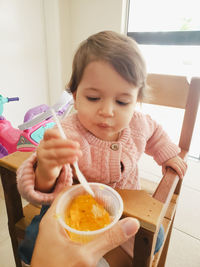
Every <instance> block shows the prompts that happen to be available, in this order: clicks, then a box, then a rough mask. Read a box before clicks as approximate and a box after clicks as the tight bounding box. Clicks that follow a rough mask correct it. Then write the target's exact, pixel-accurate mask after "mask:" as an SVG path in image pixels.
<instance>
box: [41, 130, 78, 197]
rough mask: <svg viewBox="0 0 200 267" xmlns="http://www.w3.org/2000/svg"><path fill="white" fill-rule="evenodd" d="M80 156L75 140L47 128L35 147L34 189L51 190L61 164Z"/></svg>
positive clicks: (75, 159) (70, 161)
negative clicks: (36, 161)
mask: <svg viewBox="0 0 200 267" xmlns="http://www.w3.org/2000/svg"><path fill="white" fill-rule="evenodd" d="M81 156H82V152H81V150H80V148H79V144H78V143H77V142H75V141H72V140H69V139H67V140H65V139H63V138H61V137H60V133H59V131H58V130H57V129H50V130H47V131H46V132H45V134H44V138H43V140H42V141H41V142H40V144H39V146H38V147H37V159H38V163H37V169H36V189H37V190H40V191H43V192H48V191H49V190H51V188H52V187H53V185H54V184H55V181H56V179H57V177H58V176H59V174H60V171H61V168H62V166H63V165H65V164H68V163H69V164H71V163H73V162H75V161H77V160H78V158H80V157H81Z"/></svg>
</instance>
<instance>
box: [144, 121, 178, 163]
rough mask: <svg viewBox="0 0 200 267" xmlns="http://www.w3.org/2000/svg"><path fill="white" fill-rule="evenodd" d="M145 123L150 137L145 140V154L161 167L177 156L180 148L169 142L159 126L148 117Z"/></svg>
mask: <svg viewBox="0 0 200 267" xmlns="http://www.w3.org/2000/svg"><path fill="white" fill-rule="evenodd" d="M147 121H148V124H149V128H150V131H149V132H150V133H151V135H150V136H149V138H148V140H147V143H146V148H145V153H147V154H149V155H151V156H153V158H154V160H155V161H156V162H157V163H158V164H159V165H162V164H163V163H164V162H165V161H167V160H169V159H170V158H173V157H175V156H177V155H178V154H179V152H180V148H179V147H178V146H177V145H176V144H174V143H173V142H172V141H171V140H170V138H169V136H168V135H167V133H166V132H165V131H164V130H163V128H162V127H161V125H159V124H157V122H155V121H154V120H152V119H151V117H150V116H147Z"/></svg>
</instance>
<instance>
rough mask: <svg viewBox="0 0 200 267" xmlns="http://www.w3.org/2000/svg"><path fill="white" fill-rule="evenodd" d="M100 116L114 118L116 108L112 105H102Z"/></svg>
mask: <svg viewBox="0 0 200 267" xmlns="http://www.w3.org/2000/svg"><path fill="white" fill-rule="evenodd" d="M99 114H100V115H101V116H103V117H112V116H113V115H114V107H113V105H112V103H110V102H105V103H102V104H101V107H100V109H99Z"/></svg>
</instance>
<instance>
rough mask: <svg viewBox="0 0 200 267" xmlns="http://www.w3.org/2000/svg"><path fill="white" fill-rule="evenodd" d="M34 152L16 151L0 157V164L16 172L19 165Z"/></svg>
mask: <svg viewBox="0 0 200 267" xmlns="http://www.w3.org/2000/svg"><path fill="white" fill-rule="evenodd" d="M32 153H33V152H20V151H17V152H14V153H12V154H9V155H8V156H6V157H3V158H1V159H0V166H2V167H4V168H7V169H8V170H10V171H13V172H16V171H17V169H18V168H19V166H20V165H21V164H22V163H23V162H24V161H25V160H26V159H27V158H28V157H29V156H30V155H31V154H32Z"/></svg>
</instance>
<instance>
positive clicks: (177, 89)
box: [0, 74, 200, 267]
mask: <svg viewBox="0 0 200 267" xmlns="http://www.w3.org/2000/svg"><path fill="white" fill-rule="evenodd" d="M147 81H148V84H149V86H150V87H151V98H148V99H146V100H145V101H144V102H146V103H153V104H158V105H169V106H173V107H179V108H185V115H184V120H183V126H182V130H181V136H180V142H179V145H180V147H181V153H180V156H181V157H183V158H184V157H186V155H187V152H188V150H189V147H190V143H191V138H192V133H193V129H194V124H195V119H196V113H197V110H198V104H199V98H200V78H192V80H191V83H188V81H187V79H186V77H181V76H172V75H161V74H149V75H148V80H147ZM29 155H30V153H28V152H15V153H13V154H11V155H8V156H6V157H4V158H2V159H0V174H1V180H2V185H3V190H4V196H5V203H6V208H7V215H8V228H9V233H10V238H11V242H12V247H13V253H14V257H15V262H16V266H17V267H21V261H20V258H19V255H18V242H19V240H20V239H22V238H23V235H24V230H25V228H26V226H27V225H28V224H29V223H30V221H31V219H32V218H33V217H34V215H36V214H38V213H39V211H40V209H39V207H35V206H32V205H31V204H28V205H27V206H25V207H24V208H23V207H22V201H21V197H20V195H19V193H18V191H17V186H16V170H17V168H18V167H19V166H20V164H21V163H22V162H23V161H24V160H25V159H26V158H27V157H28V156H29ZM180 188H181V180H180V179H179V177H178V176H177V174H176V173H175V172H174V171H173V170H172V169H170V168H169V169H168V170H167V172H166V174H165V176H164V177H163V178H162V179H161V181H160V183H159V185H158V187H157V189H156V190H155V192H154V194H153V195H152V196H151V195H149V194H148V193H147V192H146V191H144V190H141V191H140V190H139V191H138V190H118V191H119V193H120V194H121V196H122V198H123V201H124V213H123V216H133V217H136V218H138V220H139V221H140V224H141V227H140V230H139V232H138V234H137V235H136V238H135V246H134V258H133V260H132V259H131V258H130V257H129V256H128V255H127V254H126V253H125V252H124V251H123V250H122V249H121V248H120V247H118V248H117V249H115V250H113V251H111V252H110V253H108V254H107V255H105V257H106V258H107V260H108V262H109V264H110V266H111V267H112V266H114V267H124V266H126V267H128V266H132V263H134V267H143V266H144V267H150V266H154V267H155V266H159V267H163V266H164V265H165V259H166V255H167V250H168V245H169V240H170V235H171V230H172V225H173V220H174V216H175V211H176V206H177V201H178V195H179V192H180ZM161 224H163V226H164V229H165V241H164V245H163V246H162V248H161V249H160V251H159V252H158V253H157V254H156V255H155V256H153V253H154V249H155V242H156V238H157V234H158V230H159V228H160V225H161Z"/></svg>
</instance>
